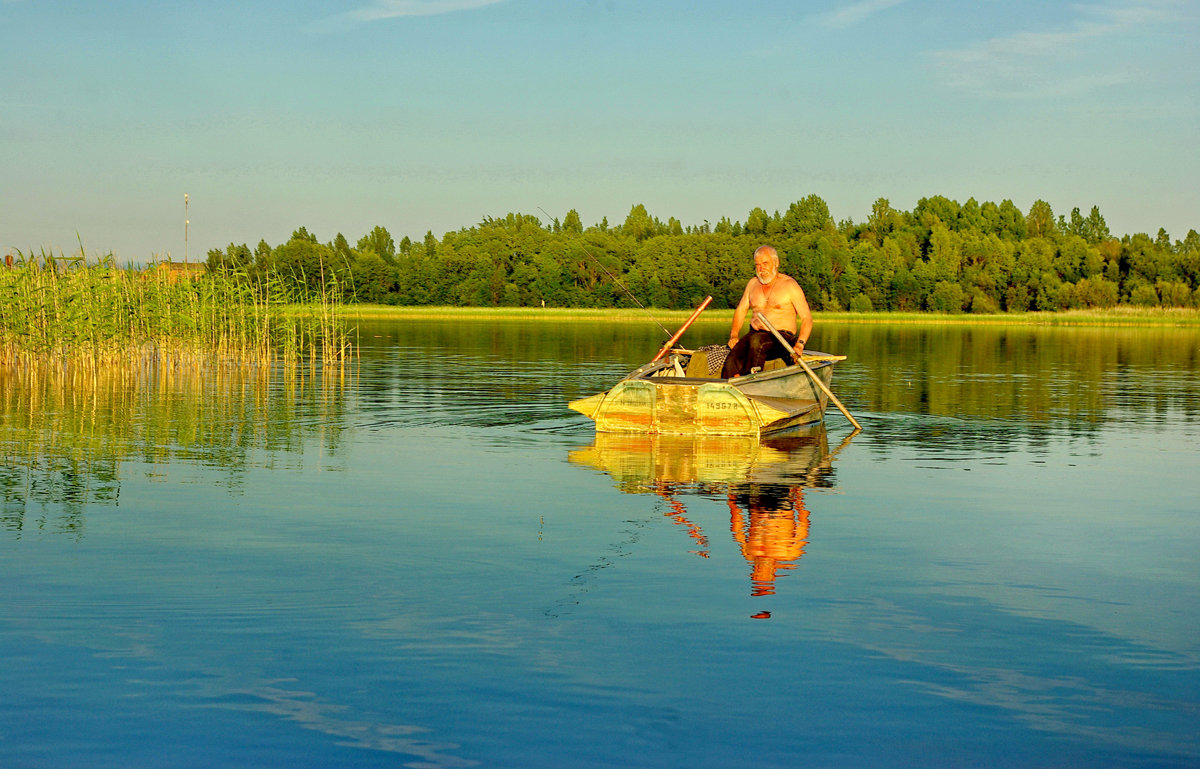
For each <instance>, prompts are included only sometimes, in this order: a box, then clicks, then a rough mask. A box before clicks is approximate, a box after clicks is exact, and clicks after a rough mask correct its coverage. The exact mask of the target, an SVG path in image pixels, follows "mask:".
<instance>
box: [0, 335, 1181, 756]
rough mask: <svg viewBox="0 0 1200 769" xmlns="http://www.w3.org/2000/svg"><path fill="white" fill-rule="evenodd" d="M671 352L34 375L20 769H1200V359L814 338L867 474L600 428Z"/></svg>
mask: <svg viewBox="0 0 1200 769" xmlns="http://www.w3.org/2000/svg"><path fill="white" fill-rule="evenodd" d="M726 331H727V328H726V326H725V325H724V324H723V323H711V322H710V323H706V324H702V325H699V326H697V327H696V329H695V330H694V331H692V332H689V334H688V337H687V338H685V340H684V341H685V342H689V343H691V344H704V343H708V342H714V341H720V340H722V339H723V338H724V335H725V333H726ZM661 341H662V337H661V332H660V330H659V329H657V328H656V327H654V326H653V325H651V324H649V323H647V324H645V325H641V324H623V325H617V326H606V325H602V324H597V323H583V322H563V323H555V324H550V323H542V324H538V323H532V322H529V321H501V320H496V321H458V320H455V321H453V322H452V323H444V322H443V323H439V322H432V321H406V322H403V323H401V322H396V323H368V324H364V325H363V326H362V342H363V350H362V358H361V362H360V363H359V364H358V365H357V366H356V367H355V368H354V369H353V370H350V371H347V372H346V374H345V375H344V376H337V375H334V374H330V373H326V374H325V375H320V374H317V375H311V374H304V375H302V376H284V375H283V374H282V373H281V372H273V373H271V374H269V375H268V374H267V373H259V374H253V373H251V374H246V373H243V372H221V373H219V374H211V375H207V376H203V377H200V376H197V375H195V374H194V373H191V372H187V371H176V372H171V373H169V374H163V375H159V376H150V375H147V374H145V373H143V374H142V375H140V376H136V375H135V373H136V372H134V373H131V372H124V373H121V374H118V373H116V372H113V373H112V374H111V375H105V376H102V377H98V378H82V377H78V378H77V377H70V376H65V375H63V374H62V373H61V372H42V374H41V375H40V376H39V377H38V378H36V379H31V378H29V377H25V378H22V379H20V380H17V379H14V378H13V377H11V376H6V375H3V374H0V399H2V400H0V460H2V461H0V504H2V507H0V584H2V585H3V592H2V593H0V693H2V694H0V766H3V767H63V766H71V767H118V766H119V767H131V766H132V767H159V766H171V767H214V766H216V767H219V766H229V767H234V766H236V767H258V766H281V767H282V766H287V767H297V766H321V767H339V766H345V767H351V766H353V767H372V766H387V767H397V766H409V767H467V766H483V767H612V766H633V767H797V766H805V767H846V766H889V767H891V766H896V767H905V766H914V767H916V766H921V767H924V766H948V767H959V766H964V767H965V766H989V767H1004V766H1012V767H1032V766H1054V767H1064V766H1066V767H1095V766H1146V767H1163V766H1197V765H1200V728H1198V726H1197V725H1198V724H1200V395H1198V393H1197V381H1200V332H1197V331H1194V330H1191V331H1189V330H1177V329H1140V330H1125V329H1039V328H1013V329H1000V328H992V327H975V328H961V327H951V326H890V327H889V326H862V325H858V326H854V325H835V324H831V323H821V321H820V319H818V329H817V333H816V335H815V336H814V339H813V346H814V347H815V348H816V349H822V350H827V351H830V352H837V353H842V354H846V355H848V356H849V360H847V361H846V362H844V363H842V364H839V366H838V369H837V372H836V374H835V377H834V388H835V391H836V392H837V393H838V394H839V395H840V397H841V398H842V400H843V401H844V402H845V403H846V405H847V406H848V407H849V408H850V410H851V411H852V412H853V413H854V414H855V416H857V417H858V419H859V420H860V421H861V422H862V424H863V427H864V428H865V429H864V431H863V432H861V433H859V434H857V435H852V434H851V429H850V426H849V424H848V423H847V422H846V421H845V420H844V419H843V418H842V417H841V416H840V415H839V414H837V413H836V412H835V411H834V410H833V409H831V410H830V413H829V417H828V419H827V421H826V423H825V426H824V429H821V430H816V431H810V432H809V433H806V434H802V435H798V436H794V437H792V438H790V439H788V440H781V441H768V442H765V443H762V444H760V443H758V442H747V441H739V440H729V439H725V440H721V439H712V440H708V441H694V440H667V439H658V440H651V439H649V438H638V437H625V438H621V437H613V436H596V435H595V434H594V432H593V430H592V427H591V423H590V422H588V421H587V420H586V419H584V418H583V417H582V416H580V415H578V414H575V413H574V412H571V411H568V410H567V408H566V405H565V404H566V401H567V400H569V399H572V398H576V397H579V396H581V395H585V394H591V393H594V392H597V391H600V390H602V389H606V388H607V387H608V386H609V385H611V384H612V383H613V382H614V381H615V380H616V379H617V378H618V377H619V376H621V375H623V374H624V373H626V372H627V371H628V370H629V369H631V368H633V367H634V366H636V365H637V364H639V363H641V362H643V361H644V360H645V359H647V358H648V357H649V356H651V355H653V353H654V351H656V350H657V347H658V345H659V344H660V343H661Z"/></svg>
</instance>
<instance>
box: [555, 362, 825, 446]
mask: <svg viewBox="0 0 1200 769" xmlns="http://www.w3.org/2000/svg"><path fill="white" fill-rule="evenodd" d="M845 359H846V358H845V356H844V355H828V354H826V353H820V352H808V351H805V353H804V362H805V363H806V364H808V366H809V368H811V369H812V373H813V375H814V376H815V377H819V378H820V380H821V381H822V382H823V383H824V384H825V387H824V388H820V387H818V386H817V385H816V384H815V383H814V381H813V378H812V377H810V376H809V374H808V372H806V371H805V370H804V368H803V367H802V366H800V365H798V364H793V365H790V366H789V365H786V364H785V363H784V362H783V361H782V360H770V361H767V365H766V366H764V367H763V370H762V371H759V372H757V373H754V374H749V375H747V376H741V377H734V378H732V379H721V378H719V377H713V376H712V375H711V374H710V372H709V366H708V360H707V354H706V353H705V352H704V351H703V350H696V351H688V350H674V351H672V353H671V355H669V356H666V357H665V358H663V359H661V360H656V361H652V362H650V363H647V364H646V365H644V366H641V367H640V368H638V369H637V370H635V371H633V372H632V373H630V374H629V375H628V376H626V377H625V378H624V379H622V380H621V381H620V382H618V383H617V384H616V385H615V386H614V387H613V388H612V389H611V390H608V391H607V392H602V393H599V394H597V395H592V396H590V397H587V398H581V399H579V400H575V401H571V402H570V403H569V404H567V405H568V406H569V407H570V408H572V409H574V410H575V411H578V412H579V413H581V414H583V415H584V416H586V417H588V418H590V419H592V420H594V421H595V423H596V431H597V432H613V433H662V434H668V435H755V436H764V435H773V434H777V433H781V432H784V431H788V430H792V429H794V428H797V427H801V426H804V425H810V424H814V423H816V422H820V421H821V420H822V419H823V418H824V416H825V408H826V406H827V405H828V403H829V398H828V395H827V393H826V390H827V389H828V388H829V385H830V383H831V382H832V379H833V366H834V364H835V363H837V362H838V361H841V360H845Z"/></svg>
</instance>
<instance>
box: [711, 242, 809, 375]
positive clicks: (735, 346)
mask: <svg viewBox="0 0 1200 769" xmlns="http://www.w3.org/2000/svg"><path fill="white" fill-rule="evenodd" d="M754 274H755V276H756V277H754V278H751V279H750V282H748V283H747V284H746V290H745V291H743V292H742V300H741V301H740V302H738V305H737V309H735V310H734V311H733V328H732V329H730V331H729V346H730V347H731V348H732V349H731V350H730V351H729V357H727V358H726V359H725V365H724V367H722V369H721V376H722V377H723V378H725V379H729V378H730V377H735V376H742V375H745V374H749V373H750V371H751V369H754V368H762V366H763V364H764V363H766V362H767V359H768V358H785V359H790V358H791V353H792V350H788V349H787V348H785V347H783V346H782V345H780V344H779V340H777V339H776V338H775V336H774V335H773V334H772V333H771V332H770V331H767V330H766V329H765V328H761V324H760V323H759V322H758V319H757V318H753V317H752V319H751V321H750V333H749V334H746V336H744V337H742V338H740V339H739V338H738V335H739V333H740V332H741V330H742V323H744V322H745V320H746V314H747V313H750V312H752V311H757V312H761V313H762V314H763V315H765V316H766V317H767V320H769V321H771V325H773V326H775V328H776V329H778V331H779V333H780V335H781V336H783V338H784V339H786V340H787V341H788V342H789V343H790V344H791V345H793V348H792V349H793V350H794V351H795V353H796V355H799V354H801V353H802V352H804V345H805V344H806V343H807V342H808V337H809V334H811V333H812V327H813V319H812V311H810V310H809V309H808V300H807V299H805V298H804V289H802V288H800V284H799V283H797V282H796V281H794V280H792V279H791V278H790V277H788V276H787V275H784V274H783V273H781V272H780V271H779V252H777V251H776V250H775V249H774V248H772V247H771V246H759V248H758V250H756V251H755V252H754Z"/></svg>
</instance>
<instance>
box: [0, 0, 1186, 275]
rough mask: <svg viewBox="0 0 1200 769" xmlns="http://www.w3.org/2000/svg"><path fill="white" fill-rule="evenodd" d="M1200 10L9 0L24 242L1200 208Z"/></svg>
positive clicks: (892, 2) (4, 120) (7, 100)
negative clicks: (824, 207) (753, 213)
mask: <svg viewBox="0 0 1200 769" xmlns="http://www.w3.org/2000/svg"><path fill="white" fill-rule="evenodd" d="M1198 40H1200V2H1197V0H1190V1H1186V2H1185V1H1183V0H1102V1H1101V2H1081V3H1049V2H1043V1H1040V0H1039V1H1038V2H1031V1H1029V0H1008V1H1006V2H1003V3H1001V2H990V3H964V2H961V1H959V0H953V1H951V0H855V1H851V2H835V1H829V2H778V1H776V0H741V2H737V3H733V2H727V3H726V2H707V1H705V0H691V1H690V2H674V1H673V0H672V1H670V2H651V1H649V0H645V1H643V2H632V1H630V0H580V1H579V2H574V1H572V0H348V1H346V2H337V1H330V2H314V1H312V0H289V1H288V2H276V1H275V0H270V1H268V2H245V1H244V0H243V1H242V2H236V3H233V2H230V3H225V2H209V3H181V2H147V1H143V0H113V1H111V2H52V1H51V0H0V65H2V66H0V250H2V251H5V252H7V251H9V250H11V249H13V248H19V249H21V250H22V251H26V252H28V251H29V250H31V249H32V250H34V251H37V250H39V249H42V248H45V249H53V250H55V251H56V252H57V251H59V250H62V251H66V252H68V253H71V252H76V251H77V250H78V244H77V237H78V238H81V239H82V241H83V244H84V246H85V247H86V249H87V250H88V252H89V253H99V252H108V251H112V252H114V253H115V254H116V256H117V257H118V258H119V259H120V260H123V261H130V260H132V261H146V260H148V259H150V258H152V257H154V256H156V255H157V256H166V255H167V254H168V253H169V254H170V255H171V256H172V257H173V258H176V259H181V258H182V257H183V252H184V247H185V243H184V226H183V219H184V206H183V196H184V193H187V194H188V195H189V208H188V215H189V218H190V220H191V224H190V226H189V228H188V242H187V248H188V253H189V256H190V258H192V259H193V260H196V259H202V258H203V257H204V255H205V253H206V252H207V250H208V249H209V248H212V247H223V246H225V245H227V244H229V243H230V242H236V243H242V242H247V243H249V244H250V245H251V246H253V245H254V244H255V243H257V242H258V241H259V240H260V239H266V240H267V242H268V243H271V244H273V245H274V244H277V243H280V242H283V241H285V240H286V239H287V238H288V236H289V235H290V234H291V232H292V231H293V230H294V229H296V228H297V227H300V226H302V225H303V226H305V227H307V228H308V229H309V231H311V232H313V233H315V234H316V235H317V236H318V237H319V238H320V239H321V240H323V241H328V240H332V239H333V238H334V236H335V235H336V234H337V233H338V232H342V233H344V234H345V235H346V237H347V238H349V239H350V240H351V242H354V241H356V240H357V239H358V238H359V237H360V236H362V235H363V234H365V233H366V232H368V231H369V230H370V229H371V228H372V227H374V226H375V225H383V226H384V227H387V228H388V230H389V231H390V232H391V233H392V234H393V235H394V236H395V238H396V239H397V240H399V239H400V238H401V237H403V236H404V235H408V236H410V237H412V238H414V239H419V238H421V237H422V236H424V234H425V232H426V231H427V230H432V231H433V232H434V233H435V234H436V235H439V236H440V235H441V234H442V233H444V232H445V231H447V230H456V229H459V228H460V227H467V226H471V225H473V224H475V223H477V222H479V221H480V220H481V219H482V218H483V217H485V216H502V215H504V214H506V213H508V212H510V211H520V212H524V213H531V214H534V215H537V216H539V217H540V218H543V219H544V218H545V217H544V216H543V215H542V214H541V211H540V210H539V209H545V210H546V211H548V212H550V213H551V214H552V215H554V216H558V217H561V216H563V215H564V214H565V213H566V212H567V211H568V210H569V209H571V208H575V209H577V210H578V211H579V213H580V215H581V217H582V219H583V221H584V223H585V224H589V225H590V224H593V223H595V222H598V221H600V219H601V218H602V217H607V218H608V220H609V221H610V222H611V223H619V222H621V221H623V220H624V218H625V216H626V214H628V212H629V209H630V207H631V206H632V205H633V204H635V203H643V204H645V205H646V207H647V209H648V210H649V211H650V213H651V214H653V215H655V216H658V217H659V218H661V219H663V220H666V219H667V218H668V217H671V216H674V217H676V218H678V219H680V220H681V221H682V222H683V223H684V224H685V225H686V224H700V223H702V222H703V221H704V220H706V219H707V220H709V221H712V222H716V221H717V220H718V219H719V218H720V217H722V216H729V217H731V218H733V219H738V220H744V219H745V216H746V213H747V212H748V211H749V210H750V209H751V208H753V207H755V206H762V207H763V208H766V209H767V210H768V211H774V210H777V209H779V210H782V209H786V208H787V206H788V205H789V204H790V203H791V202H793V201H796V200H799V199H801V198H803V197H805V196H806V195H809V194H813V193H815V194H817V195H820V196H821V197H822V198H823V199H824V200H825V201H826V202H827V203H828V204H829V207H830V210H831V212H832V213H833V215H834V217H835V218H837V219H844V218H851V219H854V220H855V221H862V220H865V219H866V218H867V215H868V214H869V213H870V207H871V203H872V202H873V201H874V200H875V199H876V198H880V197H886V198H888V199H889V200H890V201H891V203H892V205H893V207H896V208H901V209H905V210H908V209H911V208H912V207H913V206H914V205H915V204H916V202H917V201H918V200H919V199H920V198H922V197H927V196H932V195H945V196H947V197H951V198H954V199H956V200H959V201H960V202H963V201H965V200H966V199H967V198H969V197H974V198H976V199H977V200H979V201H984V200H994V201H997V202H998V201H1000V200H1003V199H1011V200H1013V201H1014V202H1015V203H1016V204H1017V205H1018V206H1019V207H1020V208H1021V209H1022V210H1026V211H1027V210H1028V208H1029V206H1030V204H1031V203H1032V202H1033V201H1034V200H1036V199H1038V198H1041V199H1044V200H1046V201H1048V202H1049V203H1050V204H1051V205H1052V207H1053V208H1054V211H1055V213H1058V214H1069V213H1070V210H1071V208H1072V207H1075V206H1078V207H1080V208H1081V209H1082V210H1083V212H1084V213H1085V214H1086V213H1087V211H1088V210H1089V209H1090V208H1091V206H1093V205H1098V206H1099V207H1100V210H1101V212H1102V213H1103V214H1104V216H1105V219H1106V220H1107V222H1108V224H1109V227H1110V229H1112V231H1113V232H1114V233H1117V234H1125V233H1133V232H1149V233H1151V234H1153V233H1156V232H1157V231H1158V228H1159V227H1165V228H1166V229H1167V231H1168V233H1170V235H1171V237H1172V238H1175V239H1182V238H1183V237H1184V235H1186V233H1187V230H1188V229H1192V228H1195V229H1200V152H1197V144H1198V140H1200V45H1198V44H1197V41H1198Z"/></svg>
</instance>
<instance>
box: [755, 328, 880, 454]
mask: <svg viewBox="0 0 1200 769" xmlns="http://www.w3.org/2000/svg"><path fill="white" fill-rule="evenodd" d="M754 317H756V318H758V322H759V323H761V324H763V326H765V327H766V329H767V331H770V332H771V333H772V334H774V335H775V338H776V339H778V340H779V343H780V344H781V345H783V346H784V347H786V348H787V349H788V351H789V352H791V353H792V359H793V360H795V361H796V362H797V363H799V364H800V367H801V368H803V369H804V370H805V371H806V372H807V373H808V375H809V376H810V377H812V380H813V382H815V383H816V385H817V387H820V388H821V392H823V393H825V395H826V396H827V397H828V398H829V400H831V401H833V405H835V406H837V407H838V411H841V412H842V414H843V415H844V416H845V417H846V419H849V420H850V424H852V425H854V427H855V428H856V429H858V430H861V429H862V425H860V424H859V423H858V420H857V419H855V418H854V417H853V416H851V415H850V412H849V411H848V410H846V407H845V406H843V405H842V402H841V401H840V400H838V399H837V396H836V395H834V394H833V391H832V390H830V389H829V387H828V386H827V385H826V384H825V382H823V381H821V377H819V376H817V372H815V371H813V370H812V369H811V368H810V367H809V365H808V364H807V363H805V362H804V357H803V356H801V355H797V354H796V348H795V347H793V346H792V345H790V344H788V343H787V340H786V339H784V338H783V334H781V333H779V329H777V328H775V326H774V325H773V324H772V323H771V321H769V320H767V316H766V315H763V314H762V313H761V312H755V313H754Z"/></svg>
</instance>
